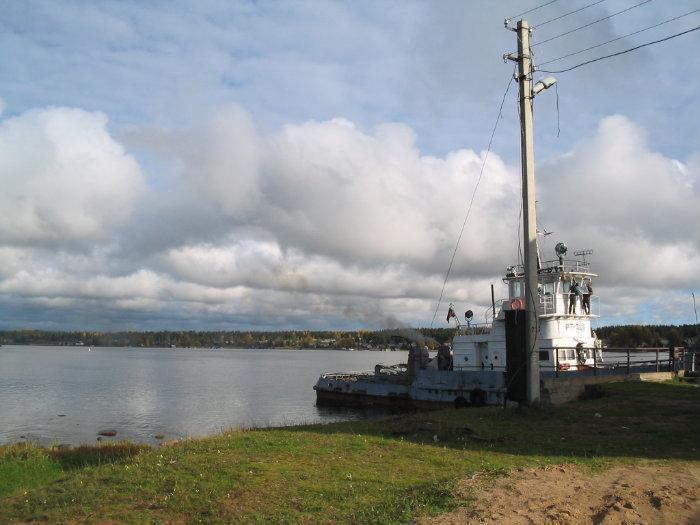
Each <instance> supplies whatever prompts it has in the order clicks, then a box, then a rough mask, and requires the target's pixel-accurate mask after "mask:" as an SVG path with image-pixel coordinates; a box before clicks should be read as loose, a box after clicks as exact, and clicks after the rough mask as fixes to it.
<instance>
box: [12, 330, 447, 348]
mask: <svg viewBox="0 0 700 525" xmlns="http://www.w3.org/2000/svg"><path fill="white" fill-rule="evenodd" d="M453 335H454V329H450V328H432V329H431V328H426V329H419V330H413V329H406V328H401V329H395V330H377V331H370V330H358V331H351V332H340V331H275V332H256V331H236V332H195V331H182V332H178V331H174V332H170V331H162V332H58V331H46V330H7V331H0V344H18V345H24V344H26V345H59V346H75V345H85V346H132V347H135V346H136V347H138V346H141V347H151V348H152V347H155V348H169V347H177V348H339V349H340V348H344V349H349V348H354V349H358V350H359V349H384V348H391V349H407V348H409V347H410V345H411V342H419V343H421V344H427V345H428V346H429V347H430V348H431V349H434V348H437V346H438V345H439V344H441V343H444V342H447V341H449V340H451V339H452V336H453Z"/></svg>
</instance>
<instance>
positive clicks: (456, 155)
mask: <svg viewBox="0 0 700 525" xmlns="http://www.w3.org/2000/svg"><path fill="white" fill-rule="evenodd" d="M541 3H544V2H540V1H502V2H493V1H486V0H483V1H479V0H473V1H467V0H462V1H456V0H441V1H439V2H438V1H432V2H430V1H413V0H400V1H391V0H382V1H373V2H365V1H355V0H354V1H352V2H350V1H346V2H340V1H330V0H327V1H311V0H302V1H293V2H292V1H289V2H287V1H282V0H280V1H269V2H267V1H239V2H235V1H229V0H200V1H196V2H195V1H168V2H164V1H150V2H136V1H133V2H130V1H120V2H112V1H101V2H82V1H67V0H65V1H64V0H60V1H33V0H27V1H22V2H16V1H13V0H0V6H1V7H2V12H3V16H2V17H1V18H0V261H1V263H0V329H21V328H38V329H60V330H108V331H116V330H163V329H167V330H190V329H192V330H275V329H280V330H281V329H299V330H325V329H328V330H346V329H359V328H365V329H377V328H391V327H397V326H406V325H410V326H419V327H424V326H430V325H431V323H432V324H433V325H434V326H436V327H442V326H447V325H446V323H445V315H446V310H447V305H448V304H449V303H450V302H452V303H454V304H455V306H456V308H457V310H458V311H462V310H466V309H472V310H473V311H474V312H475V315H476V320H477V321H480V320H481V319H482V318H483V316H484V313H485V312H486V310H488V309H489V308H490V303H491V294H490V285H491V284H494V285H495V289H496V297H497V298H504V297H505V296H506V295H507V292H506V289H505V287H504V285H503V283H502V277H503V274H504V271H505V268H506V267H507V266H510V265H512V264H515V263H517V260H518V236H519V233H518V231H519V222H520V220H519V214H520V196H519V195H520V151H519V138H520V135H519V128H518V112H517V86H516V84H515V83H512V84H510V89H509V90H508V92H507V94H506V96H505V103H504V106H503V114H502V118H501V119H500V121H499V125H498V128H497V130H496V134H495V136H494V140H493V145H492V148H491V151H490V152H489V154H488V157H487V159H486V163H485V164H483V162H484V159H485V156H486V151H487V146H488V143H489V137H490V134H491V131H492V129H493V126H494V122H495V121H496V117H497V115H498V109H499V104H500V103H501V100H502V98H503V96H504V92H505V91H506V86H508V85H509V81H510V79H511V75H512V73H513V63H512V62H510V61H504V59H503V55H504V54H506V53H510V52H513V51H515V49H516V35H515V33H513V32H511V31H508V30H506V29H505V28H504V19H506V18H509V17H513V16H515V15H518V14H519V13H521V12H523V11H526V10H528V9H532V8H534V7H536V6H538V5H540V4H541ZM589 3H591V2H589V1H588V0H575V1H574V0H571V1H566V2H564V1H560V2H555V3H553V4H551V5H548V6H546V7H543V8H541V9H537V10H535V11H533V12H531V13H528V14H527V15H525V16H524V18H526V19H527V20H528V21H529V22H530V24H531V25H532V26H534V30H533V33H532V39H533V43H534V46H533V54H534V61H535V63H536V64H542V63H543V62H549V61H551V60H553V59H556V58H558V57H561V56H563V55H567V54H569V53H574V52H577V51H579V50H582V49H585V48H588V47H591V46H595V45H597V44H600V43H602V42H605V41H607V40H611V39H617V38H618V37H622V38H619V39H618V40H616V41H615V42H612V43H610V44H607V45H604V46H600V47H597V48H595V49H592V50H589V51H586V52H583V53H579V54H576V55H574V56H571V57H569V58H564V59H562V60H556V61H553V62H549V63H547V64H545V65H540V66H539V68H540V69H542V70H562V69H566V68H568V67H571V66H574V65H576V64H579V63H581V62H583V61H586V60H589V59H592V58H596V57H599V56H602V55H606V54H611V53H615V52H618V51H621V50H624V49H628V48H631V47H634V46H636V45H639V44H642V43H645V42H649V41H652V40H658V39H661V38H664V37H666V36H669V35H672V34H675V33H679V32H681V31H685V30H687V29H691V28H693V27H697V26H699V25H700V11H698V12H695V13H693V14H690V15H688V16H685V17H682V18H679V19H678V20H675V21H671V22H668V23H666V24H663V25H660V26H659V27H656V28H652V29H649V30H645V31H643V32H640V33H638V34H635V35H631V36H624V35H628V34H629V33H633V32H636V31H639V30H641V29H645V28H647V27H649V26H652V25H655V24H658V23H660V22H663V21H665V20H668V19H670V18H674V17H677V16H679V15H684V14H686V13H689V12H691V11H694V10H697V9H700V4H699V3H698V2H697V0H694V1H683V0H675V1H673V2H667V1H663V2H662V1H660V0H651V1H648V2H646V3H644V4H643V5H640V6H638V7H636V8H633V9H631V10H629V11H627V12H624V13H620V14H619V15H615V16H612V17H611V18H608V19H606V20H603V21H602V22H599V23H596V24H593V25H591V26H590V27H587V28H585V29H581V30H578V31H575V32H573V33H571V34H569V35H564V36H561V37H558V38H555V39H554V40H552V41H549V42H544V40H547V39H549V38H551V37H555V36H557V35H560V34H562V33H565V32H567V31H569V30H571V29H575V28H577V27H580V26H582V25H585V24H587V23H589V22H592V21H595V20H597V19H601V18H605V17H607V16H609V15H613V14H615V13H617V12H618V11H622V10H624V9H627V8H629V7H631V6H633V5H635V4H638V3H639V2H638V1H637V0H605V1H602V2H599V3H597V4H596V5H593V6H591V7H588V8H586V9H584V10H582V11H580V12H578V13H574V14H571V15H569V16H565V17H563V18H561V19H558V20H553V21H551V22H549V20H551V19H554V18H557V17H559V16H561V15H564V14H566V13H567V12H569V11H573V10H575V9H578V8H580V7H584V6H586V5H587V4H589ZM699 48H700V31H696V32H692V33H689V34H686V35H683V36H680V37H678V38H674V39H672V40H669V41H666V42H663V43H659V44H657V45H653V46H648V47H644V48H642V49H639V50H637V51H633V52H631V53H627V54H624V55H621V56H618V57H614V58H611V59H606V60H601V61H598V62H596V63H593V64H590V65H587V66H584V67H581V68H578V69H575V70H571V71H567V72H562V73H556V74H555V76H556V77H557V84H556V90H555V89H549V90H547V91H545V92H542V93H541V94H540V95H538V96H537V98H536V100H535V103H534V111H535V156H536V157H535V158H536V177H537V183H536V184H537V201H538V204H537V207H538V222H539V227H540V228H541V229H546V230H547V231H549V232H553V233H552V234H551V235H548V236H546V237H542V238H541V241H542V242H541V245H540V247H541V250H542V254H543V257H544V258H545V259H550V258H553V257H554V253H553V248H554V245H555V244H556V242H559V241H563V242H565V243H566V244H567V245H568V246H569V247H570V250H571V251H575V250H581V249H591V250H593V254H592V255H591V256H589V260H590V261H591V262H592V265H593V269H594V271H595V272H596V273H598V274H599V278H598V279H596V281H595V283H594V286H595V293H596V295H599V296H600V314H601V318H600V319H599V320H598V321H597V324H599V325H610V324H623V323H644V324H646V323H650V324H678V323H681V324H684V323H694V322H695V313H694V310H693V301H692V297H691V293H693V292H695V294H696V295H698V296H700V286H698V284H697V281H698V276H700V127H699V126H698V124H697V123H698V122H700V53H699V52H698V51H699ZM546 75H548V73H544V72H536V74H535V80H537V79H539V78H541V77H543V76H546ZM482 164H483V165H484V169H483V176H482V177H481V180H480V182H479V183H478V186H477V182H478V181H479V175H480V170H481V167H482ZM475 189H476V193H474V192H475ZM472 194H474V195H475V198H474V203H473V207H472V209H471V212H470V215H469V219H468V221H467V223H466V228H465V231H464V235H463V237H462V240H461V242H460V244H459V249H458V252H457V254H456V257H455V263H454V266H453V268H452V271H451V273H450V277H449V279H448V281H447V284H446V286H445V293H444V298H443V301H442V303H441V305H440V307H439V309H438V314H437V316H436V318H435V319H433V316H434V313H435V309H436V306H437V304H438V303H437V302H438V298H439V297H440V293H441V289H442V285H443V281H444V278H445V272H446V270H447V268H448V264H449V262H450V258H451V255H452V252H453V250H454V248H455V243H456V242H457V238H458V236H459V233H460V229H461V226H462V223H463V221H464V217H465V213H466V212H467V207H468V205H469V202H470V200H471V196H472Z"/></svg>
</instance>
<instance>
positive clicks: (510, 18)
mask: <svg viewBox="0 0 700 525" xmlns="http://www.w3.org/2000/svg"><path fill="white" fill-rule="evenodd" d="M558 1H559V0H551V1H550V2H545V3H544V4H542V5H538V6H537V7H533V8H532V9H528V10H527V11H525V12H523V13H520V14H518V15H513V16H510V17H508V18H506V20H513V19H514V18H519V17H521V16H523V15H526V14H528V13H532V12H533V11H537V10H538V9H541V8H543V7H546V6H548V5H551V4H553V3H554V2H558Z"/></svg>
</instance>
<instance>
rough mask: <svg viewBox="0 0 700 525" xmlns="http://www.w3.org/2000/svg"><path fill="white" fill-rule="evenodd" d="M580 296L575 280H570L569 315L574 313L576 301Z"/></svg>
mask: <svg viewBox="0 0 700 525" xmlns="http://www.w3.org/2000/svg"><path fill="white" fill-rule="evenodd" d="M580 294H581V289H580V288H579V286H578V283H577V282H576V280H575V279H572V280H571V288H569V313H570V314H575V313H576V300H577V298H578V296H579V295H580Z"/></svg>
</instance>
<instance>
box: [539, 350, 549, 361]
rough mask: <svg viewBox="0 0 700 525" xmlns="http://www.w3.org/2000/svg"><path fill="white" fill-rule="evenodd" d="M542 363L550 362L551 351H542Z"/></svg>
mask: <svg viewBox="0 0 700 525" xmlns="http://www.w3.org/2000/svg"><path fill="white" fill-rule="evenodd" d="M540 361H549V350H540Z"/></svg>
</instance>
